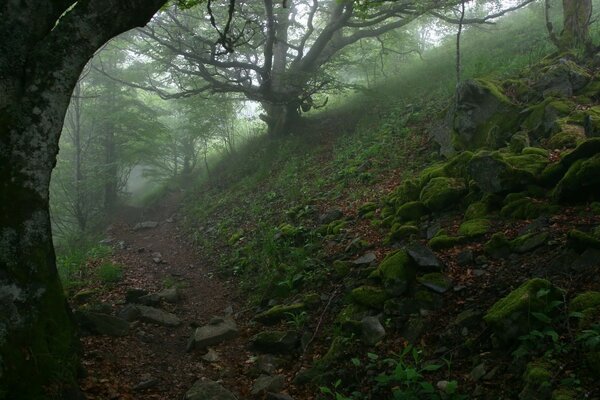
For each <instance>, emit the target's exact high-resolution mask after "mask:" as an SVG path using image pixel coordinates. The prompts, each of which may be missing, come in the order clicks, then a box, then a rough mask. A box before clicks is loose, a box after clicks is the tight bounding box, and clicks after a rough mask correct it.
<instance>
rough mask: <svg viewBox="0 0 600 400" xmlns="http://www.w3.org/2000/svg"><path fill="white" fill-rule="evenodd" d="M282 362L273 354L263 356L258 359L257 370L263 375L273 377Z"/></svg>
mask: <svg viewBox="0 0 600 400" xmlns="http://www.w3.org/2000/svg"><path fill="white" fill-rule="evenodd" d="M279 364H280V360H279V359H278V358H277V357H275V356H273V355H272V354H261V355H259V356H258V357H257V358H256V368H257V369H258V371H259V372H260V373H261V374H267V375H273V374H274V373H275V371H277V367H278V365H279Z"/></svg>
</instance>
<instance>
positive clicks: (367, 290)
mask: <svg viewBox="0 0 600 400" xmlns="http://www.w3.org/2000/svg"><path fill="white" fill-rule="evenodd" d="M350 298H351V299H352V301H353V302H354V303H356V304H358V305H361V306H365V307H369V308H375V309H378V310H381V309H383V303H385V301H386V300H387V299H388V295H387V293H386V292H385V291H384V290H383V289H382V288H380V287H376V286H368V285H365V286H360V287H357V288H355V289H353V290H352V292H351V293H350Z"/></svg>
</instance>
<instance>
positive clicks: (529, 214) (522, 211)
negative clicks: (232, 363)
mask: <svg viewBox="0 0 600 400" xmlns="http://www.w3.org/2000/svg"><path fill="white" fill-rule="evenodd" d="M552 211H553V208H552V207H551V206H550V205H549V204H547V203H543V202H540V201H536V200H534V199H532V198H530V197H525V198H522V199H517V200H515V201H512V202H510V203H508V204H507V205H505V206H504V207H502V209H501V210H500V215H502V216H503V217H505V218H513V219H534V218H538V217H539V216H541V215H545V214H549V213H551V212H552Z"/></svg>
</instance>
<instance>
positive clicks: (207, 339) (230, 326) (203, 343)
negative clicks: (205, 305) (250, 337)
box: [187, 318, 238, 351]
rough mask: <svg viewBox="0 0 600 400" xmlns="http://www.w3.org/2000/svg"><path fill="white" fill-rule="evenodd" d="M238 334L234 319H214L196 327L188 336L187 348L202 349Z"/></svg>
mask: <svg viewBox="0 0 600 400" xmlns="http://www.w3.org/2000/svg"><path fill="white" fill-rule="evenodd" d="M237 335H238V329H237V325H236V323H235V321H234V320H233V319H231V318H218V319H214V320H213V321H211V323H209V324H208V325H204V326H201V327H198V328H196V330H195V331H194V334H193V335H192V337H191V338H190V341H189V343H188V348H187V350H188V351H190V350H192V349H204V348H206V347H209V346H214V345H216V344H219V343H221V342H223V341H225V340H229V339H233V338H234V337H236V336H237Z"/></svg>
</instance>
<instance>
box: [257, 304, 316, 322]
mask: <svg viewBox="0 0 600 400" xmlns="http://www.w3.org/2000/svg"><path fill="white" fill-rule="evenodd" d="M302 310H304V304H303V303H295V304H290V305H285V304H280V305H276V306H273V307H271V308H270V309H268V310H267V311H264V312H262V313H260V314H257V315H256V316H255V317H254V319H255V320H257V321H258V322H262V323H265V324H273V323H276V322H277V321H280V320H282V319H284V318H287V317H288V315H287V314H288V313H297V312H300V311H302Z"/></svg>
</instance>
